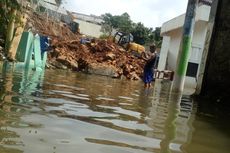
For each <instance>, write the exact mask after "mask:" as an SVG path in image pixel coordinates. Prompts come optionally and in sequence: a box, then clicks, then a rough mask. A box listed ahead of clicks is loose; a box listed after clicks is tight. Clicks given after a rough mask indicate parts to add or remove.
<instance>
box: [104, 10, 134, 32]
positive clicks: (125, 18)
mask: <svg viewBox="0 0 230 153" xmlns="http://www.w3.org/2000/svg"><path fill="white" fill-rule="evenodd" d="M101 16H102V18H103V20H104V22H103V23H102V31H103V32H105V33H109V34H110V35H111V33H112V29H117V30H118V31H122V32H125V33H129V32H131V30H132V20H131V19H130V16H129V14H128V13H123V14H122V15H115V16H113V15H112V14H110V13H105V14H103V15H101Z"/></svg>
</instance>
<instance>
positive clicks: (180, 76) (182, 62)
mask: <svg viewBox="0 0 230 153" xmlns="http://www.w3.org/2000/svg"><path fill="white" fill-rule="evenodd" d="M197 1H198V0H188V5H187V11H186V15H185V22H184V26H183V35H182V42H181V44H180V50H179V54H178V57H177V66H176V72H175V80H174V82H173V86H172V90H173V92H182V91H183V89H184V81H185V74H186V70H187V66H188V60H189V50H190V48H191V43H192V36H193V29H194V24H195V15H196V7H197Z"/></svg>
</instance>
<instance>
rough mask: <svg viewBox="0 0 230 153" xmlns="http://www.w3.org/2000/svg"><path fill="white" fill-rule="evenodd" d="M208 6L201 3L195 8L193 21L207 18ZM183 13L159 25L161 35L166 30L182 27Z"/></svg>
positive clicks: (206, 19)
mask: <svg viewBox="0 0 230 153" xmlns="http://www.w3.org/2000/svg"><path fill="white" fill-rule="evenodd" d="M210 9H211V7H210V6H206V5H201V6H199V7H198V8H197V11H196V17H195V21H196V22H197V21H205V22H207V21H208V20H209V14H210ZM184 20H185V14H182V15H180V16H178V17H175V18H173V19H171V20H169V21H167V22H165V23H163V25H162V27H161V35H164V34H165V33H167V32H170V31H173V30H175V29H178V28H182V27H183V25H184Z"/></svg>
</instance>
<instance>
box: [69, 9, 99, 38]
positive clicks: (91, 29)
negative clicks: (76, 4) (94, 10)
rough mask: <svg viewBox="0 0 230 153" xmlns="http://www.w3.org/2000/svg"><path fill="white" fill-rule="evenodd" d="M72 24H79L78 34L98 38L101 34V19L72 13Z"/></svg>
mask: <svg viewBox="0 0 230 153" xmlns="http://www.w3.org/2000/svg"><path fill="white" fill-rule="evenodd" d="M72 16H73V17H74V20H73V21H74V22H76V23H78V24H79V29H80V33H81V34H84V35H87V36H91V37H96V38H99V37H100V36H101V35H102V34H103V32H101V25H102V24H101V23H102V22H103V20H102V18H101V17H99V16H95V15H86V14H81V13H75V12H74V13H72Z"/></svg>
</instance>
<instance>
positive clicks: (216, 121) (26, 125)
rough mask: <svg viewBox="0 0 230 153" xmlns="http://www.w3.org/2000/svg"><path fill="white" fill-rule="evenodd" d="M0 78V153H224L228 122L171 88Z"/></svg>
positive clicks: (52, 75) (82, 77)
mask: <svg viewBox="0 0 230 153" xmlns="http://www.w3.org/2000/svg"><path fill="white" fill-rule="evenodd" d="M0 76H1V82H0V84H1V86H0V87H1V96H0V97H1V103H0V106H1V109H0V118H1V122H0V152H1V153H22V152H23V153H32V152H33V153H41V152H46V153H48V152H51V153H63V152H65V153H73V152H81V153H90V152H93V153H118V152H119V153H148V152H149V153H211V152H218V153H228V151H229V142H230V139H229V134H230V130H229V129H230V128H229V123H228V122H226V121H224V120H221V119H220V118H218V116H214V115H212V114H208V113H207V112H202V110H201V109H200V108H199V105H198V104H197V102H196V101H194V100H193V99H192V98H191V97H190V96H188V95H183V96H180V95H176V94H169V89H170V86H171V82H170V81H168V82H160V81H157V82H156V83H155V84H154V86H153V88H151V89H150V91H145V90H144V88H143V83H142V82H140V81H127V80H118V79H112V78H108V77H102V76H94V75H86V74H82V73H75V72H68V71H59V70H46V72H45V73H44V74H42V73H41V72H33V71H31V72H28V73H27V72H25V71H24V72H23V71H16V70H14V71H13V70H10V69H7V71H4V70H3V71H2V73H1V74H0Z"/></svg>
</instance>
